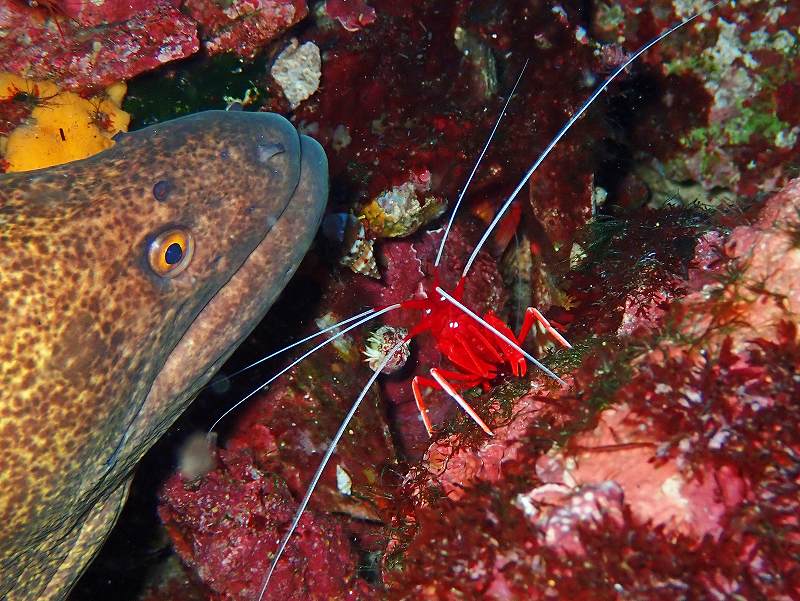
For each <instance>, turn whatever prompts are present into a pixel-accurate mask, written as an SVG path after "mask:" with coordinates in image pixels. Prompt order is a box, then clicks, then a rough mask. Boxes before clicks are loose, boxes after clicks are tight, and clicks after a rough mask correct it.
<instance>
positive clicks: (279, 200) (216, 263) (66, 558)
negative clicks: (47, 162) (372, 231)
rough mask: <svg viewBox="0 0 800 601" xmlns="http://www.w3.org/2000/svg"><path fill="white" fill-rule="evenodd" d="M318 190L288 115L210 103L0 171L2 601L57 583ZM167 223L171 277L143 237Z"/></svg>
mask: <svg viewBox="0 0 800 601" xmlns="http://www.w3.org/2000/svg"><path fill="white" fill-rule="evenodd" d="M276 144H279V145H281V147H282V149H283V152H280V153H278V154H275V153H276V152H277V151H278V150H279V148H278V147H276V146H275V145H276ZM160 181H166V182H169V183H168V184H167V185H165V184H160V187H159V188H158V194H154V186H155V184H156V183H157V182H160ZM327 186H328V182H327V162H326V159H325V154H324V152H323V151H322V149H321V147H320V146H319V145H318V144H317V143H316V142H314V141H313V140H311V139H310V138H306V137H305V136H299V135H298V133H297V132H296V130H295V129H294V128H293V127H292V126H291V124H289V122H288V121H286V120H285V119H283V118H282V117H280V116H277V115H271V114H266V113H241V112H240V113H225V112H219V111H213V112H208V113H200V114H197V115H192V116H190V117H185V118H182V119H177V120H175V121H171V122H169V123H164V124H161V125H157V126H153V127H149V128H147V129H144V130H141V131H137V132H134V133H130V134H125V135H123V136H121V137H120V138H119V140H118V142H117V144H116V145H115V146H114V147H113V148H111V149H109V150H107V151H105V152H104V153H101V154H100V155H97V156H94V157H92V158H89V159H86V160H83V161H78V162H75V163H71V164H69V165H63V166H59V167H54V168H50V169H44V170H39V171H32V172H27V173H19V174H9V175H5V176H1V177H0V599H7V600H8V601H17V600H23V599H24V600H27V599H63V598H64V597H65V596H66V595H67V593H68V592H69V589H70V587H71V586H72V584H73V583H74V581H75V579H76V578H77V577H78V576H79V575H80V573H81V571H82V570H83V568H84V567H85V566H86V563H87V562H88V561H89V560H90V559H91V558H92V556H93V555H94V553H95V552H96V551H97V549H98V547H99V545H100V544H101V543H102V541H103V540H104V539H105V537H106V535H107V533H108V531H109V529H110V528H111V526H113V524H114V521H115V519H116V516H117V514H118V511H119V509H120V508H121V506H122V504H123V503H124V501H125V497H126V495H127V489H128V483H129V480H130V476H131V471H132V470H133V467H134V466H135V464H136V462H137V461H138V460H139V458H140V457H141V456H142V454H143V453H144V452H145V451H146V450H147V449H148V448H149V447H150V446H151V445H152V444H153V442H155V440H156V439H158V437H159V436H160V435H161V434H162V433H163V432H164V431H165V430H166V429H167V427H168V426H169V425H170V424H171V423H172V422H173V421H174V420H175V418H176V417H177V416H178V415H179V414H180V413H181V411H183V409H184V408H185V407H186V405H187V404H188V403H189V402H190V400H191V399H192V398H193V396H194V395H195V394H196V393H197V391H198V390H199V388H201V387H202V386H203V385H204V384H205V383H206V382H207V381H208V380H209V378H210V377H211V376H212V375H213V373H214V372H215V371H216V370H217V369H218V368H219V367H220V365H221V364H222V363H223V361H225V359H226V358H227V357H228V356H229V355H230V353H231V352H232V351H233V350H234V348H235V347H236V346H237V345H238V344H239V343H240V342H241V341H242V339H243V338H244V337H245V336H246V335H247V334H248V333H249V332H250V331H251V330H252V328H253V327H254V326H255V325H256V324H257V323H258V321H259V320H260V319H261V317H262V316H263V315H264V313H265V312H266V311H267V309H268V308H269V307H270V305H271V304H272V302H273V301H274V299H275V297H276V296H277V295H278V293H279V292H280V291H281V289H282V288H283V286H284V285H285V283H286V282H287V280H288V279H289V278H290V277H291V275H292V273H293V272H294V270H295V268H296V267H297V265H298V263H299V262H300V259H301V258H302V257H303V255H304V254H305V251H306V249H307V248H308V246H309V244H310V243H311V240H312V238H313V236H314V233H315V231H316V229H317V226H318V224H319V220H320V217H321V214H322V210H323V208H324V205H325V201H326V197H327ZM165 190H166V191H167V194H166V198H164V199H163V200H157V199H156V198H155V196H156V195H158V196H163V193H164V191H165ZM175 226H180V227H183V228H185V229H186V230H188V231H190V232H191V234H192V235H193V237H194V241H195V246H196V249H195V253H194V256H193V258H192V260H191V263H190V264H189V266H188V267H187V269H186V270H185V271H183V272H182V273H180V274H179V275H177V276H175V277H174V278H172V279H169V278H164V277H162V276H159V275H157V274H156V273H154V271H153V270H152V269H151V268H150V264H149V261H148V259H147V247H148V243H149V241H150V240H151V239H152V238H153V237H154V236H156V235H158V234H159V233H161V232H163V231H164V230H165V229H168V228H170V227H175Z"/></svg>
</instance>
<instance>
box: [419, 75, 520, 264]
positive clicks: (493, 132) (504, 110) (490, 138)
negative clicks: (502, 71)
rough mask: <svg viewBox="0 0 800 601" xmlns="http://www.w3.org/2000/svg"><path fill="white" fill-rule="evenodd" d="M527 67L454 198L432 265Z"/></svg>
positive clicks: (440, 250) (442, 250) (435, 262)
mask: <svg viewBox="0 0 800 601" xmlns="http://www.w3.org/2000/svg"><path fill="white" fill-rule="evenodd" d="M527 67H528V61H527V60H526V61H525V64H524V65H522V70H521V71H520V72H519V75H518V76H517V81H516V82H514V87H513V88H511V92H510V93H509V94H508V98H506V102H505V104H503V110H501V111H500V115H499V116H498V117H497V121H495V123H494V127H493V128H492V133H490V134H489V138H488V139H487V140H486V144H484V146H483V150H481V154H480V155H479V156H478V160H477V161H475V166H474V167H472V172H471V173H470V174H469V177H468V178H467V182H466V183H465V184H464V187H463V188H462V189H461V194H459V195H458V200H456V204H455V206H454V207H453V210H452V212H451V213H450V219H449V220H448V221H447V226H446V227H445V228H444V235H443V236H442V241H441V243H440V244H439V252H437V253H436V261H434V262H433V266H434V267H438V266H439V262H440V261H441V260H442V253H444V243H445V242H447V236H448V235H449V234H450V229H451V228H452V227H453V221H454V220H455V218H456V213H458V208H459V207H460V206H461V201H462V200H464V194H466V193H467V189H468V188H469V185H470V184H471V183H472V178H473V177H475V172H476V171H478V167H479V166H480V164H481V161H482V160H483V156H484V155H485V154H486V151H487V150H489V145H490V144H491V143H492V140H493V139H494V134H495V132H496V131H497V128H498V127H499V126H500V122H501V121H502V120H503V116H504V115H505V114H506V109H507V108H508V105H509V103H510V102H511V99H512V98H513V97H514V92H516V91H517V86H518V85H519V82H521V81H522V76H523V75H524V74H525V69H526V68H527Z"/></svg>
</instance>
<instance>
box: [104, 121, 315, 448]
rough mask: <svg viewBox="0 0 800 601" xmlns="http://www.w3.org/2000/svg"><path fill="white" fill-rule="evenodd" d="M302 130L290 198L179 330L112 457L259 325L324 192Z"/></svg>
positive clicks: (296, 258) (146, 442) (177, 404)
mask: <svg viewBox="0 0 800 601" xmlns="http://www.w3.org/2000/svg"><path fill="white" fill-rule="evenodd" d="M298 135H299V134H298ZM299 138H300V153H301V157H300V159H301V160H300V175H299V178H298V182H297V185H296V187H295V190H294V193H293V194H292V195H291V197H290V199H289V202H288V203H287V204H286V206H285V208H284V209H283V212H282V213H281V214H280V215H279V216H278V217H277V219H276V220H275V222H274V224H273V225H272V227H271V228H266V233H265V235H264V238H263V239H262V240H261V241H260V242H259V243H258V244H257V245H256V247H255V248H254V249H253V250H252V252H251V253H250V254H249V255H248V257H247V258H246V259H245V261H244V262H243V263H242V264H241V265H240V266H239V268H238V269H237V270H236V271H235V272H234V273H233V275H232V276H231V278H230V279H229V280H228V282H227V283H226V284H225V285H224V286H222V287H221V288H220V289H219V290H218V291H217V292H216V294H214V296H212V297H211V299H210V300H209V301H208V303H206V305H205V306H204V307H203V308H202V309H201V310H200V312H199V313H198V315H197V316H196V317H195V319H194V320H193V321H192V323H191V324H190V325H189V327H188V328H187V329H186V331H185V332H184V333H183V335H182V336H181V338H180V340H179V341H178V343H177V344H176V345H175V347H174V348H173V349H172V351H171V352H170V354H169V356H168V357H167V359H166V361H165V363H164V365H163V367H162V369H161V370H160V372H159V373H158V375H157V376H156V378H155V380H154V381H153V384H152V386H151V388H150V391H149V393H148V394H147V396H146V398H145V400H144V402H143V403H142V405H141V407H140V409H139V411H138V412H137V413H136V415H135V416H133V419H132V421H131V423H130V426H129V427H128V428H127V430H126V432H125V434H124V435H123V437H122V438H121V440H120V445H119V447H118V451H117V452H115V453H114V455H113V456H112V458H111V460H110V461H109V463H118V462H120V461H125V462H127V461H130V463H131V464H133V463H135V462H136V461H138V459H139V457H140V456H141V455H142V454H143V453H144V451H146V450H147V448H149V446H150V445H151V444H152V443H153V442H155V440H157V439H158V438H159V437H160V436H161V434H163V432H164V431H165V430H166V429H167V428H168V427H169V426H170V425H171V424H172V422H173V421H174V420H175V419H177V417H178V416H179V415H180V414H181V413H182V412H183V411H184V409H185V408H186V407H187V406H188V405H189V403H190V402H191V400H192V399H193V398H194V397H195V396H196V395H197V393H198V392H199V391H200V389H201V388H202V387H203V386H204V385H205V384H206V383H207V382H208V381H209V380H210V379H211V377H212V376H213V375H214V374H215V373H216V372H217V370H218V369H219V368H220V367H221V366H222V364H223V363H224V362H225V361H226V360H227V359H228V357H229V356H230V355H231V354H232V353H233V351H234V350H235V349H236V348H237V347H238V346H239V344H240V343H241V342H242V341H243V340H244V339H245V338H246V337H247V335H248V334H250V332H251V331H252V330H253V329H254V328H255V326H256V325H258V323H259V322H260V321H261V319H262V318H263V316H264V314H265V313H266V312H267V311H268V310H269V308H270V307H271V306H272V303H273V302H274V301H275V299H276V298H277V297H278V295H279V294H280V292H281V291H282V290H283V288H284V287H285V285H286V284H287V282H288V281H289V280H290V279H291V277H292V275H293V274H294V272H295V271H296V269H297V267H298V266H299V264H300V261H301V260H302V258H303V256H304V255H305V253H306V251H307V250H308V247H309V246H310V245H311V242H312V240H313V238H314V236H315V234H316V231H317V229H318V227H319V224H320V221H321V220H322V214H323V212H324V208H325V204H326V202H327V196H328V164H327V158H326V156H325V152H324V150H323V149H322V147H321V146H320V145H319V143H317V142H316V141H315V140H313V139H311V138H309V137H308V136H304V135H299ZM209 421H211V420H209Z"/></svg>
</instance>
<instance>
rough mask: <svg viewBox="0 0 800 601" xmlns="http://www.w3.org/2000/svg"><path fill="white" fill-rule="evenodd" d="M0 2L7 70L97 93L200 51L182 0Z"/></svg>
mask: <svg viewBox="0 0 800 601" xmlns="http://www.w3.org/2000/svg"><path fill="white" fill-rule="evenodd" d="M36 4H37V3H30V5H29V3H25V2H16V1H15V0H0V71H8V72H11V73H14V74H15V75H19V76H22V77H27V78H31V79H46V80H50V81H52V82H54V83H56V84H57V85H58V86H59V87H61V88H62V89H67V90H72V91H84V90H89V91H96V90H98V89H100V88H105V87H107V86H109V85H111V84H113V83H114V82H118V81H125V80H127V79H130V78H131V77H133V76H135V75H138V74H140V73H143V72H145V71H149V70H151V69H155V68H156V67H159V66H161V65H163V64H164V63H167V62H169V61H172V60H175V59H179V58H184V57H186V56H189V55H191V54H193V53H195V52H196V51H197V49H198V40H197V26H196V24H195V23H194V21H192V19H190V18H189V17H187V16H186V15H184V14H183V13H182V12H181V11H180V10H179V2H178V0H134V2H130V3H127V2H115V1H112V0H99V1H96V2H95V1H90V0H80V1H76V2H58V3H53V6H54V8H51V9H50V10H49V11H48V9H47V6H48V5H49V4H50V3H41V5H40V6H38V7H36Z"/></svg>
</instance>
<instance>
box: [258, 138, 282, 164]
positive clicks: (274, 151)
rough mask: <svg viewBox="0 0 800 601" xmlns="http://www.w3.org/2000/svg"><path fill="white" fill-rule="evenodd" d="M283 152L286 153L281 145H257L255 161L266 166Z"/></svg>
mask: <svg viewBox="0 0 800 601" xmlns="http://www.w3.org/2000/svg"><path fill="white" fill-rule="evenodd" d="M284 152H286V149H285V148H284V147H283V144H279V143H273V144H259V145H258V146H256V160H257V161H258V162H259V163H265V164H266V163H267V162H269V160H270V159H272V158H273V157H276V156H278V155H279V154H283V153H284Z"/></svg>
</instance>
